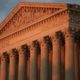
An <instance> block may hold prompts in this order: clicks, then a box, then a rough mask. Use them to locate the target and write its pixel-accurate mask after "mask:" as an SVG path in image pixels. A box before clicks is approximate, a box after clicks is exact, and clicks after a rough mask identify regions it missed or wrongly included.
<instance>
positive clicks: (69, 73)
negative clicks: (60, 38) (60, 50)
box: [65, 29, 74, 80]
mask: <svg viewBox="0 0 80 80" xmlns="http://www.w3.org/2000/svg"><path fill="white" fill-rule="evenodd" d="M65 80H74V29H71V30H66V33H65Z"/></svg>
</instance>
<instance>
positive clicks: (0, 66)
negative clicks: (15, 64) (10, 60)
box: [0, 57, 1, 80]
mask: <svg viewBox="0 0 80 80" xmlns="http://www.w3.org/2000/svg"><path fill="white" fill-rule="evenodd" d="M0 80H1V57H0Z"/></svg>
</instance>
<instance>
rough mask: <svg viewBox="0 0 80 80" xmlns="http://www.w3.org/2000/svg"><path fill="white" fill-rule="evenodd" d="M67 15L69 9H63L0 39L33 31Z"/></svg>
mask: <svg viewBox="0 0 80 80" xmlns="http://www.w3.org/2000/svg"><path fill="white" fill-rule="evenodd" d="M65 13H68V9H67V8H66V9H61V10H59V11H58V12H55V13H54V14H51V15H48V16H46V17H43V18H41V19H39V20H37V21H35V22H33V23H32V24H28V25H26V26H25V25H23V26H24V27H22V28H20V29H18V30H16V31H14V32H12V33H10V34H8V35H5V36H3V37H1V38H0V39H3V38H5V37H8V36H10V35H13V34H14V33H17V32H20V31H22V30H28V31H29V30H30V29H32V27H34V26H36V25H40V24H44V22H47V21H49V20H50V19H53V18H57V17H59V16H61V15H63V14H65Z"/></svg>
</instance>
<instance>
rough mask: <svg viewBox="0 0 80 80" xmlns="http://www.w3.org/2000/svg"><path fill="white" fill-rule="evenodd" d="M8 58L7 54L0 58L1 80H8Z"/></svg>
mask: <svg viewBox="0 0 80 80" xmlns="http://www.w3.org/2000/svg"><path fill="white" fill-rule="evenodd" d="M8 65H9V57H8V54H7V52H4V53H3V54H2V56H1V80H8V73H9V71H8V68H9V66H8Z"/></svg>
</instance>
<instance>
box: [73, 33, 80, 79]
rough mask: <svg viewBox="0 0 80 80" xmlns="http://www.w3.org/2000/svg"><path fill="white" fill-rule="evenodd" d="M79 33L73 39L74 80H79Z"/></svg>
mask: <svg viewBox="0 0 80 80" xmlns="http://www.w3.org/2000/svg"><path fill="white" fill-rule="evenodd" d="M79 34H80V33H78V34H77V35H76V37H75V43H74V63H75V80H79V42H80V36H79Z"/></svg>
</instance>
